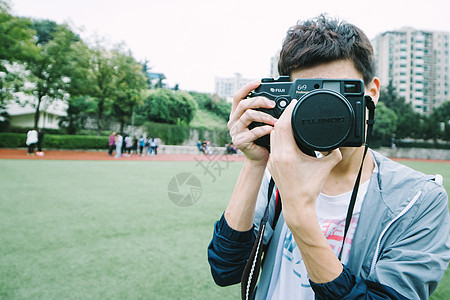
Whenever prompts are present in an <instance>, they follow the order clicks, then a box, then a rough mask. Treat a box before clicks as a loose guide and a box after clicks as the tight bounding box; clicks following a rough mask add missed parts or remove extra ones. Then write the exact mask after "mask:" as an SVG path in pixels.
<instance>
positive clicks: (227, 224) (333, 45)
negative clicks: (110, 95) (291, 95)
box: [208, 15, 450, 299]
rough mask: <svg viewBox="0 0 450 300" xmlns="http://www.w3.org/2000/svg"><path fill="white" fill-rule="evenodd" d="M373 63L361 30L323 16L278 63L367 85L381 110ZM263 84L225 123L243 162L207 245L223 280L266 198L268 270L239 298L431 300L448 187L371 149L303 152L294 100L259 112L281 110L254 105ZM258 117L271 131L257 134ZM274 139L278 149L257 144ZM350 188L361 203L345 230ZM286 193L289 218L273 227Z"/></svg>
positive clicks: (445, 228)
mask: <svg viewBox="0 0 450 300" xmlns="http://www.w3.org/2000/svg"><path fill="white" fill-rule="evenodd" d="M374 64H375V63H374V56H373V49H372V46H371V44H370V42H369V40H368V39H367V37H366V36H365V34H364V33H363V32H362V31H361V30H360V29H358V28H357V27H355V26H353V25H351V24H348V23H345V22H338V21H336V20H330V19H328V18H327V17H325V16H323V15H321V16H319V17H318V18H316V19H313V20H309V21H306V22H304V23H299V24H298V25H296V26H294V27H292V28H291V29H290V30H289V31H288V34H287V37H286V39H285V40H284V42H283V48H282V51H281V54H280V61H279V66H278V68H279V71H280V74H281V75H288V76H290V79H291V80H292V81H294V80H295V79H299V78H300V79H311V78H325V79H352V80H353V79H361V80H362V81H363V82H364V86H365V94H366V95H367V96H370V97H371V99H372V100H373V102H374V103H376V102H377V101H378V97H379V91H380V83H379V80H378V78H376V77H375V74H374V73H375V67H374ZM258 86H260V82H253V83H250V84H247V85H246V86H244V87H243V88H242V89H241V90H240V91H239V92H238V93H237V94H236V95H235V97H234V101H233V106H232V111H231V114H230V120H229V123H228V127H229V129H230V134H231V136H232V139H233V143H234V144H235V145H236V146H237V148H239V149H240V150H241V151H242V152H243V153H244V155H245V159H244V164H243V167H242V170H241V172H240V175H239V178H238V180H237V183H236V186H235V188H234V191H233V193H232V196H231V199H230V202H229V204H228V206H227V208H226V211H225V213H224V215H223V216H222V218H221V219H220V221H218V222H217V223H216V225H215V230H214V236H213V239H212V241H211V244H210V245H209V248H208V259H209V263H210V265H211V272H212V274H213V277H214V280H215V281H216V283H217V284H219V285H221V286H226V285H231V284H236V283H238V282H240V281H241V276H242V273H243V271H244V267H245V265H246V263H247V260H248V258H249V256H250V253H251V251H252V247H253V244H254V242H255V236H256V233H257V232H258V230H259V229H260V228H259V227H260V221H261V219H262V218H263V215H264V210H265V207H266V205H267V202H268V200H267V198H270V199H271V200H270V202H269V203H270V204H269V210H268V212H269V214H268V222H267V225H265V232H264V239H263V243H264V246H265V248H266V251H265V254H264V263H263V269H262V273H261V276H260V278H259V283H258V287H257V289H256V291H255V292H254V294H252V292H251V291H250V292H249V291H248V290H247V292H245V291H243V297H244V298H246V297H253V298H254V299H314V297H315V296H317V297H318V298H319V299H360V298H361V299H363V298H364V299H365V297H368V298H370V299H427V298H428V297H429V295H430V294H431V293H432V292H433V291H434V290H435V289H436V287H437V285H438V283H439V281H440V280H441V279H442V276H443V274H444V272H445V271H446V269H447V266H448V262H449V260H450V242H449V230H450V224H449V221H450V217H449V212H448V198H447V195H446V192H445V189H444V188H443V187H442V186H441V185H440V184H439V183H438V182H436V181H435V180H434V177H433V176H426V175H424V174H422V173H419V172H416V171H414V170H411V169H409V168H407V167H405V166H402V165H400V164H398V163H395V162H392V161H391V160H389V159H387V158H385V157H383V156H382V155H380V154H378V153H376V152H375V151H369V152H368V153H367V155H366V156H364V154H365V147H364V146H360V147H339V148H336V149H333V150H331V151H321V152H320V153H319V154H318V157H317V158H316V157H312V156H310V155H307V154H305V153H304V152H302V150H300V148H299V146H298V145H297V143H296V139H295V138H294V135H293V130H292V124H291V116H292V112H293V110H294V108H295V106H296V104H297V100H292V101H290V104H289V105H288V106H287V107H286V108H285V110H284V111H283V113H282V115H281V116H279V119H277V118H275V117H274V116H273V115H271V114H269V113H265V112H263V111H261V108H263V109H268V110H271V109H274V108H275V106H276V103H275V101H273V100H269V99H267V98H265V97H252V98H248V95H249V93H250V92H251V91H253V90H254V89H256V88H258ZM299 98H300V97H299ZM253 122H259V123H264V124H265V125H262V126H257V127H254V128H252V129H249V125H250V124H252V123H253ZM250 127H252V126H250ZM268 134H270V153H269V151H268V150H267V148H266V147H262V146H260V145H257V144H255V140H257V139H259V138H261V137H263V136H265V135H268ZM364 157H365V158H364ZM363 158H364V159H363ZM362 160H364V163H363V165H361V162H362ZM360 168H361V173H360V180H358V181H357V177H358V172H359V171H360ZM271 176H272V178H273V179H274V181H275V184H276V187H275V189H274V190H273V193H271V192H269V191H268V186H269V181H270V177H271ZM355 181H356V182H358V183H359V182H360V183H361V184H356V185H357V186H359V189H357V188H354V185H355ZM352 190H353V192H355V190H356V193H355V197H356V198H355V203H354V208H353V209H352V211H351V213H350V216H349V218H348V220H349V221H348V222H347V223H348V224H347V225H348V232H347V230H345V234H344V229H343V228H344V225H345V224H346V219H347V214H348V206H349V202H350V199H351V196H352ZM268 193H270V197H268ZM278 197H280V198H281V202H282V212H281V215H280V217H279V218H278V221H276V222H275V223H273V222H274V220H275V219H276V216H275V210H276V209H275V207H276V204H275V202H276V198H278ZM261 227H262V226H261ZM343 240H344V242H343ZM342 246H343V247H342ZM255 249H257V250H259V248H258V247H255ZM257 268H258V267H257ZM254 270H255V268H254V266H253V267H252V268H251V272H250V273H251V274H250V275H252V273H253V272H254ZM256 277H257V276H256ZM244 294H246V296H244Z"/></svg>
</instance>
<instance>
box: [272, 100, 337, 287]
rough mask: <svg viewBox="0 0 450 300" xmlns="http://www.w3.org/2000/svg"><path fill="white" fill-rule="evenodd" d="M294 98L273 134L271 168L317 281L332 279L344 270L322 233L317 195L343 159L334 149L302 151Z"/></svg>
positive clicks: (290, 224)
mask: <svg viewBox="0 0 450 300" xmlns="http://www.w3.org/2000/svg"><path fill="white" fill-rule="evenodd" d="M296 103H297V101H296V100H293V101H292V102H291V103H290V104H289V106H288V107H287V108H286V110H285V111H284V112H283V115H282V116H281V118H280V119H279V120H278V122H277V124H276V125H275V128H274V130H273V131H272V133H271V134H270V145H271V146H270V147H271V154H270V160H269V163H268V167H269V171H270V173H271V174H272V176H273V178H274V180H275V183H276V184H277V187H278V189H279V191H280V195H281V201H282V203H283V217H284V220H285V221H286V225H287V226H288V227H289V229H290V230H291V232H292V235H293V236H294V239H295V241H296V242H297V246H298V248H299V250H300V253H301V254H302V258H303V261H304V262H305V266H306V270H307V272H308V276H309V278H310V279H311V280H312V281H313V282H315V283H325V282H330V281H332V280H334V279H335V278H337V277H338V276H339V274H341V272H342V265H341V263H340V261H339V260H338V258H337V257H336V255H335V254H334V252H333V250H332V249H331V247H330V245H329V243H328V241H327V239H326V238H325V236H324V235H323V233H322V230H321V228H320V225H319V222H318V220H317V215H316V205H315V203H316V198H317V196H318V195H319V193H320V191H321V190H322V187H323V184H324V182H325V180H326V178H327V176H328V174H329V173H330V171H331V170H332V169H333V168H334V167H335V166H336V165H337V164H338V163H339V161H340V160H341V159H342V155H341V152H340V151H339V150H338V149H335V150H333V151H331V152H330V153H328V154H327V155H326V156H324V157H322V158H315V157H312V156H309V155H307V154H305V153H303V152H302V151H301V150H300V149H299V148H298V146H297V144H296V142H295V139H294V136H293V134H292V127H291V115H292V110H293V109H294V106H295V104H296Z"/></svg>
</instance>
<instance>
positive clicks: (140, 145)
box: [139, 136, 145, 156]
mask: <svg viewBox="0 0 450 300" xmlns="http://www.w3.org/2000/svg"><path fill="white" fill-rule="evenodd" d="M144 147H145V138H144V137H143V136H141V137H140V138H139V155H140V156H142V155H144V154H143V151H144Z"/></svg>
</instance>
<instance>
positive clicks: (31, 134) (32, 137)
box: [26, 128, 39, 155]
mask: <svg viewBox="0 0 450 300" xmlns="http://www.w3.org/2000/svg"><path fill="white" fill-rule="evenodd" d="M38 141H39V138H38V132H37V131H36V129H34V128H33V129H30V130H28V132H27V141H26V144H27V146H28V153H27V154H28V155H34V147H35V146H36V143H37V142H38Z"/></svg>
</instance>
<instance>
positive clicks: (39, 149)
mask: <svg viewBox="0 0 450 300" xmlns="http://www.w3.org/2000/svg"><path fill="white" fill-rule="evenodd" d="M43 142H44V130H43V129H40V128H39V129H38V142H37V152H36V155H37V156H44V152H43V151H42V143H43Z"/></svg>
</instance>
